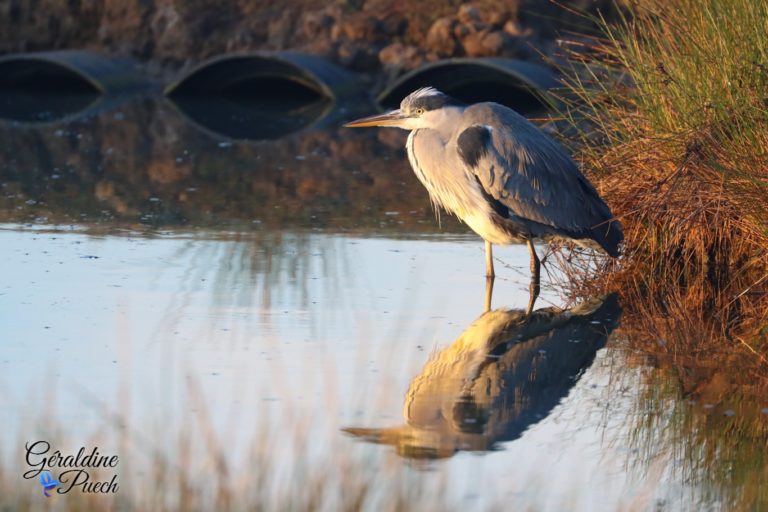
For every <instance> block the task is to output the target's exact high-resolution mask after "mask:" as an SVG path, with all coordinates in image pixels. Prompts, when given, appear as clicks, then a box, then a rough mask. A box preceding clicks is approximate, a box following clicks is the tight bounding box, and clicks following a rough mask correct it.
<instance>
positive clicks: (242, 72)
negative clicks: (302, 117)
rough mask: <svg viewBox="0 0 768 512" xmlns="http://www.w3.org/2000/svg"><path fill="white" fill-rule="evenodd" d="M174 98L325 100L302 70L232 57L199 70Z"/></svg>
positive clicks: (275, 63) (176, 91)
mask: <svg viewBox="0 0 768 512" xmlns="http://www.w3.org/2000/svg"><path fill="white" fill-rule="evenodd" d="M169 94H170V96H171V97H181V96H187V97H190V96H219V97H225V98H229V99H233V100H237V101H243V100H259V101H263V102H265V103H272V102H278V103H287V104H294V105H298V104H307V103H312V102H315V101H321V100H324V99H326V96H325V94H324V93H323V91H322V89H321V88H320V86H319V85H317V84H315V83H313V80H312V79H311V78H309V77H307V76H306V75H305V74H304V73H303V72H302V71H301V70H300V69H298V68H296V67H294V66H292V65H290V64H287V63H285V62H281V61H277V60H270V59H265V58H252V57H243V58H232V59H227V60H223V61H219V62H214V63H213V64H211V65H209V66H205V67H203V68H200V69H198V70H197V71H195V72H193V73H192V74H190V75H189V76H188V77H186V78H185V79H184V80H182V82H181V83H179V84H178V85H176V86H175V87H174V88H173V89H172V90H171V91H170V93H169Z"/></svg>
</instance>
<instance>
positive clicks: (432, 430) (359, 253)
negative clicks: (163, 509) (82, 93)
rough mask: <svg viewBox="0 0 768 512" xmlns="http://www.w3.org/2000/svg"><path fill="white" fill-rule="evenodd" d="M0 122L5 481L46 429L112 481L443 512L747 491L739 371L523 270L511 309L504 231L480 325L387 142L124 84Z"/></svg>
mask: <svg viewBox="0 0 768 512" xmlns="http://www.w3.org/2000/svg"><path fill="white" fill-rule="evenodd" d="M283 127H284V125H282V126H281V129H282V128H283ZM0 135H2V137H1V138H0V184H1V186H2V199H1V200H0V222H2V224H0V247H3V252H2V254H3V265H2V266H1V267H0V311H2V313H0V315H2V324H3V326H4V333H5V335H4V341H3V343H2V344H1V345H0V367H1V368H2V370H3V371H2V372H1V373H0V390H1V393H0V396H2V398H1V399H0V414H2V416H3V417H4V418H6V419H7V420H6V428H5V429H4V433H3V436H2V437H0V450H1V451H2V454H3V459H2V461H3V464H4V465H5V468H8V470H7V471H5V468H4V473H3V477H2V478H4V479H6V480H10V485H11V486H13V489H14V492H15V493H18V494H19V495H20V496H21V495H25V496H33V499H37V494H38V493H39V489H38V488H37V487H36V486H35V485H34V483H33V482H29V481H25V480H22V479H21V477H20V474H21V471H16V469H15V468H16V467H17V466H19V464H20V463H22V462H23V444H24V442H25V441H27V440H31V439H36V438H40V437H50V438H51V440H52V441H55V442H57V443H59V445H60V446H61V447H62V449H69V448H72V447H78V446H83V445H86V446H90V445H93V444H98V445H99V446H100V447H102V450H103V451H107V452H113V453H119V454H120V456H121V459H122V460H123V463H121V467H120V472H119V477H120V479H121V481H122V482H123V485H124V487H123V488H122V491H121V492H125V493H137V494H141V489H145V488H146V487H147V486H150V487H151V486H153V485H155V480H153V477H152V472H153V470H155V469H156V466H157V464H158V454H159V457H160V458H161V459H163V460H164V461H166V462H167V464H168V465H169V466H168V467H169V468H173V469H174V471H178V470H179V468H182V469H183V471H184V472H185V473H186V474H187V475H188V476H189V477H190V478H191V479H193V480H194V479H197V480H195V481H196V482H198V483H199V485H200V486H202V487H205V486H207V485H211V486H215V482H212V481H211V475H212V474H222V472H223V473H226V474H229V475H240V474H243V475H245V474H248V473H250V474H253V472H254V471H257V469H254V467H255V466H259V467H261V469H260V471H262V472H267V473H271V474H274V475H276V476H275V477H274V478H273V479H271V480H269V479H268V480H266V482H267V483H265V484H263V485H264V487H260V488H259V492H261V493H262V494H263V495H267V496H269V495H270V493H272V494H273V495H274V496H275V498H274V503H273V504H275V505H276V506H277V505H279V504H280V503H279V501H280V499H281V498H280V496H285V493H286V492H288V493H290V494H292V495H301V493H302V492H305V490H304V489H306V486H305V485H298V484H297V482H315V481H316V480H317V479H318V478H320V481H321V482H324V483H323V485H326V486H338V487H339V488H341V489H344V488H345V485H348V484H347V483H346V482H348V481H349V480H355V479H356V478H357V479H362V480H365V479H366V478H367V479H369V480H365V481H366V482H368V483H369V484H370V486H371V487H370V490H369V491H368V492H369V493H370V496H371V498H370V499H371V501H370V502H369V505H368V508H370V509H375V508H378V507H376V506H374V505H372V504H371V503H374V504H375V503H378V504H382V503H384V504H386V503H387V499H388V497H387V495H386V494H387V492H388V491H387V489H388V487H386V486H387V485H391V481H393V478H394V480H397V481H413V482H418V486H419V487H420V488H422V491H420V492H428V491H429V489H433V490H434V492H435V494H436V495H437V496H439V499H440V500H442V501H441V503H443V504H444V505H445V506H447V507H449V508H452V509H457V510H458V509H464V508H466V509H478V510H480V509H488V508H493V507H497V508H500V507H501V506H503V507H504V508H509V507H510V506H511V507H512V508H515V509H526V510H527V509H531V510H707V509H711V510H719V509H723V508H726V509H727V508H734V509H738V508H741V509H758V508H759V506H760V505H764V504H765V503H766V499H767V497H766V493H765V491H764V490H762V487H761V486H760V481H761V477H760V475H761V474H762V475H765V468H766V467H768V466H766V464H765V460H764V454H765V437H764V433H765V425H766V418H768V416H767V415H766V414H765V413H766V412H768V409H766V407H768V401H765V400H764V399H763V398H762V397H764V396H765V395H764V394H761V393H760V392H759V389H758V390H755V388H759V385H758V384H759V383H760V382H761V381H760V380H759V379H758V378H757V377H754V378H749V379H747V380H748V382H751V385H752V388H749V387H748V386H749V384H748V383H747V382H745V381H744V378H739V376H738V375H734V374H733V373H728V372H727V371H725V370H719V369H718V367H720V366H726V367H727V365H719V364H716V363H715V362H717V361H719V359H717V357H719V356H713V355H710V356H706V355H702V356H701V357H700V358H699V360H697V361H695V362H690V361H682V360H676V359H666V358H663V357H655V356H654V355H653V354H649V353H647V352H643V351H641V350H639V349H633V346H634V345H633V344H632V343H631V339H630V338H631V336H630V335H631V334H633V335H636V333H634V331H632V329H631V327H632V323H631V322H632V318H627V317H626V316H622V309H623V306H622V305H621V304H620V302H621V301H620V299H619V298H616V297H608V298H605V297H581V298H578V300H573V299H570V300H566V299H565V298H564V297H562V296H561V295H560V294H559V293H558V292H557V289H555V288H552V287H547V286H545V289H544V293H543V295H542V297H541V298H540V300H539V302H538V304H537V308H538V311H537V312H536V313H535V314H534V315H532V316H531V317H526V316H525V315H524V313H523V311H522V310H524V308H525V306H526V304H527V301H528V295H527V293H528V292H527V289H528V271H527V267H528V254H527V251H526V249H525V247H522V246H513V247H509V248H503V249H500V250H497V251H496V256H497V257H498V258H499V261H498V262H497V273H498V274H499V278H498V279H497V280H496V285H495V289H494V296H493V308H494V311H492V312H488V313H485V312H484V311H483V299H484V292H485V279H484V277H483V273H484V259H483V252H482V249H483V248H482V243H481V242H480V241H479V240H478V239H477V237H476V236H475V235H473V234H471V233H469V232H468V231H467V229H466V228H465V227H463V226H462V225H460V224H458V223H457V222H455V221H453V220H451V219H449V218H442V219H440V222H438V220H437V219H436V218H435V216H434V214H433V212H432V211H431V209H430V206H429V202H428V199H427V197H426V193H425V192H424V191H423V190H422V188H421V187H420V186H419V185H418V183H417V182H416V179H415V178H414V177H413V176H412V174H411V172H410V170H409V168H408V166H407V162H406V161H405V158H404V154H403V151H402V144H403V143H404V137H403V134H401V133H399V132H387V131H381V132H375V131H369V132H360V131H343V130H340V129H338V128H334V127H330V128H323V129H319V128H309V129H306V130H304V131H299V132H297V133H294V134H292V135H289V136H287V137H283V138H279V139H277V140H269V141H265V140H233V139H229V138H226V137H224V136H223V135H221V134H218V135H217V134H216V133H212V131H211V130H203V129H201V128H200V126H198V125H196V124H195V123H191V122H189V121H188V120H186V119H185V118H184V116H183V113H182V112H180V111H179V109H177V108H173V107H169V106H168V105H166V104H164V103H162V102H159V101H157V100H154V99H151V98H135V99H133V100H130V101H127V102H126V103H124V104H122V105H121V106H119V107H118V108H114V109H106V110H103V111H99V112H95V113H92V114H91V115H87V116H85V117H81V118H79V119H77V120H74V121H67V122H63V123H58V124H57V123H52V124H46V125H44V126H40V125H35V126H28V125H24V124H23V123H22V124H20V123H18V122H16V123H14V122H6V123H5V124H3V125H2V127H0ZM541 250H542V251H543V248H541ZM624 309H632V308H626V307H625V306H624ZM625 322H628V323H627V324H626V325H624V326H623V323H625ZM658 343H659V344H660V345H661V344H663V343H664V340H658ZM701 368H709V370H710V371H704V370H701ZM735 373H738V372H735ZM747 377H750V376H749V375H747ZM750 389H751V391H750V392H747V391H746V390H750ZM20 461H22V462H20ZM350 464H352V467H357V466H354V464H358V465H359V467H362V468H366V469H364V470H359V473H360V474H354V473H355V472H354V471H351V472H350V470H348V469H344V468H346V467H348V466H349V465H350ZM222 468H228V469H227V470H226V471H224V470H222ZM17 473H18V475H17ZM392 475H395V476H394V477H393V476H392ZM232 478H233V479H235V478H234V477H232ZM322 478H327V481H323V480H322ZM14 479H15V480H14ZM235 480H236V479H235ZM4 485H6V486H7V485H9V484H8V482H4ZM281 486H282V487H283V489H282V490H281ZM286 489H288V490H287V491H286ZM398 489H400V487H398ZM424 489H426V491H424ZM281 493H282V494H281ZM64 499H67V497H64ZM105 499H106V498H105ZM264 499H267V500H268V498H264ZM377 500H378V501H377ZM406 502H407V501H406ZM34 503H36V502H34ZM330 503H333V501H331V502H330ZM433 503H438V502H433ZM411 504H412V505H413V506H417V505H418V506H422V505H419V503H417V502H416V501H414V502H411ZM326 506H327V507H331V505H326ZM435 507H438V505H435ZM331 508H332V507H331Z"/></svg>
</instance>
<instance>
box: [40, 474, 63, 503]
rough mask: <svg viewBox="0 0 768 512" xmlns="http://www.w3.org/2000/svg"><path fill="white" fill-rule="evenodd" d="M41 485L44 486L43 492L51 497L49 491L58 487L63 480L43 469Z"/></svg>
mask: <svg viewBox="0 0 768 512" xmlns="http://www.w3.org/2000/svg"><path fill="white" fill-rule="evenodd" d="M40 485H42V486H43V494H45V495H46V496H47V497H49V498H50V497H51V495H50V494H48V491H52V490H54V489H55V488H57V487H58V486H59V485H61V482H59V481H58V480H56V479H55V478H53V475H51V472H50V471H43V472H41V473H40Z"/></svg>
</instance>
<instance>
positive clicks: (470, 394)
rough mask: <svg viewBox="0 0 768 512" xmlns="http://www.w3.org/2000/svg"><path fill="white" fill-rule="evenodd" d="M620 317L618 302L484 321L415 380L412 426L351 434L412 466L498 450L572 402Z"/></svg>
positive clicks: (504, 314)
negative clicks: (422, 460)
mask: <svg viewBox="0 0 768 512" xmlns="http://www.w3.org/2000/svg"><path fill="white" fill-rule="evenodd" d="M620 315H621V310H620V308H619V306H618V303H617V299H616V296H615V295H611V296H608V297H607V298H604V299H597V300H593V301H590V302H587V303H585V304H582V305H580V306H577V307H575V308H573V309H570V310H560V309H557V308H545V309H540V310H538V311H534V312H533V313H532V314H530V315H526V314H525V312H524V311H521V310H501V309H498V310H495V311H488V312H486V313H483V314H482V315H481V316H480V317H479V318H478V319H477V320H475V322H474V323H473V324H472V325H470V326H469V327H468V328H467V330H466V331H464V333H463V334H462V335H461V336H460V337H459V339H457V340H456V341H455V342H454V343H453V344H452V345H451V346H449V347H448V348H446V349H444V350H443V351H442V352H440V353H438V354H437V355H436V356H434V357H433V358H432V359H431V360H430V361H428V362H427V364H426V365H425V366H424V369H423V370H422V372H421V374H419V375H418V376H417V377H416V378H415V379H413V381H412V382H411V386H410V388H409V390H408V393H407V394H406V397H405V404H404V405H403V416H404V418H405V422H406V424H405V425H402V426H399V427H390V428H347V429H344V430H345V432H348V433H350V434H352V435H354V436H358V437H361V438H363V439H365V440H367V441H370V442H373V443H378V444H388V445H392V446H394V447H395V449H396V450H397V452H398V454H400V455H402V456H404V457H410V458H430V459H431V458H444V457H450V456H452V455H453V454H454V453H456V452H457V451H460V450H471V451H486V450H494V449H497V448H498V446H497V445H498V443H501V442H504V441H511V440H513V439H516V438H518V437H520V435H521V434H522V433H523V432H524V431H525V430H526V429H527V428H528V427H529V426H531V425H533V424H535V423H537V422H539V421H540V420H541V419H543V418H544V417H545V416H547V415H548V414H549V413H550V412H551V411H552V409H553V408H554V407H555V406H556V405H557V404H558V403H559V402H560V401H561V400H562V399H563V398H564V397H565V396H566V395H567V394H568V392H569V391H570V390H571V388H572V387H573V386H574V385H575V384H576V382H577V381H578V377H579V376H580V375H581V373H582V372H583V371H584V370H585V369H586V368H588V367H589V366H590V365H591V364H592V361H593V360H594V358H595V353H596V352H597V351H598V350H599V349H600V348H601V347H603V346H604V345H605V341H606V339H607V337H608V334H609V333H610V332H611V331H612V330H613V329H614V328H615V327H616V325H617V323H618V318H619V316H620Z"/></svg>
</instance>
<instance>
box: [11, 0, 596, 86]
mask: <svg viewBox="0 0 768 512" xmlns="http://www.w3.org/2000/svg"><path fill="white" fill-rule="evenodd" d="M559 4H560V5H558V3H555V2H552V1H549V0H510V1H503V0H479V1H476V2H473V3H463V2H458V1H455V0H449V1H432V0H424V1H417V0H410V1H409V0H337V1H335V2H330V5H329V2H323V1H319V0H228V1H219V0H66V1H65V0H39V1H35V2H29V1H25V0H9V1H6V2H0V53H10V52H20V51H38V50H51V49H59V48H86V49H91V50H97V51H103V52H108V53H117V54H123V55H131V56H133V57H136V58H137V59H138V60H140V61H142V62H145V63H147V64H149V66H150V68H154V69H156V71H157V72H158V73H160V72H162V71H168V70H171V71H176V70H178V68H180V67H183V66H185V65H190V64H192V63H194V62H198V61H200V60H202V59H205V58H207V57H210V56H213V55H218V54H222V53H229V52H243V51H254V50H298V51H303V52H307V53H312V54H316V55H321V56H324V57H327V58H329V59H331V60H333V61H334V62H336V63H338V64H341V65H342V66H344V67H346V68H347V69H350V70H353V71H356V72H361V73H366V74H370V75H372V76H377V75H378V76H380V77H384V78H386V77H391V76H394V75H397V74H399V73H402V72H403V71H406V70H409V69H413V68H416V67H418V66H420V65H422V64H423V63H425V62H428V61H434V60H437V59H442V58H447V57H458V56H469V57H489V56H499V57H511V58H518V59H523V60H528V61H546V60H547V58H549V57H553V56H555V55H557V54H558V52H557V51H556V49H557V41H558V37H561V36H566V37H567V36H568V34H571V33H573V32H584V31H587V30H589V29H590V26H589V22H588V21H587V20H586V19H585V18H583V17H581V16H579V15H578V14H577V13H576V11H577V10H585V11H587V12H596V11H597V10H598V9H600V10H601V11H602V12H605V11H606V10H607V9H610V5H611V2H609V1H606V0H564V1H563V2H560V3H559Z"/></svg>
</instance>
